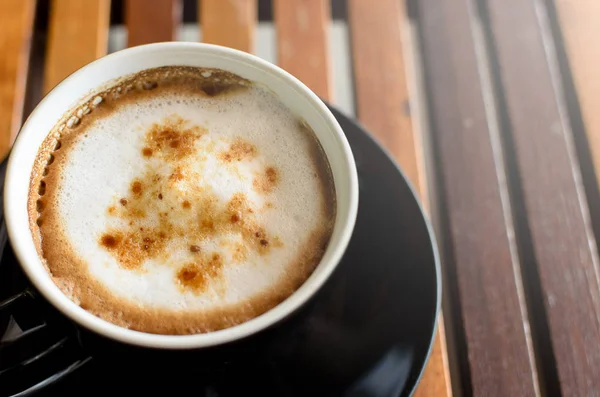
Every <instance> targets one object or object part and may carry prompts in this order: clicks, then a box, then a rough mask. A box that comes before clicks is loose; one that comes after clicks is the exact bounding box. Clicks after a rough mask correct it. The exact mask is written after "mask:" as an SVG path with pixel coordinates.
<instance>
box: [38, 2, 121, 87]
mask: <svg viewBox="0 0 600 397" xmlns="http://www.w3.org/2000/svg"><path fill="white" fill-rule="evenodd" d="M109 19H110V0H86V1H81V0H53V1H52V2H51V3H50V25H49V35H48V46H47V50H46V54H47V55H46V65H45V70H44V91H45V92H48V91H50V90H51V89H52V88H53V87H54V86H55V85H56V84H58V83H59V82H60V81H61V80H63V79H64V78H65V77H67V76H68V75H69V74H71V73H73V72H74V71H76V70H77V69H79V68H80V67H82V66H84V65H86V64H88V63H90V62H91V61H93V60H95V59H96V58H99V57H101V56H102V55H105V54H106V51H107V40H108V25H109Z"/></svg>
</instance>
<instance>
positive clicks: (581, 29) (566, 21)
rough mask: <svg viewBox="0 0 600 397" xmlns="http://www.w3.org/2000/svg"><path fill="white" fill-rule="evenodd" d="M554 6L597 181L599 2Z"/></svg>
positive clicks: (565, 1) (561, 1)
mask: <svg viewBox="0 0 600 397" xmlns="http://www.w3.org/2000/svg"><path fill="white" fill-rule="evenodd" d="M555 4H556V10H557V13H558V19H559V21H560V25H561V26H560V28H561V31H562V35H563V39H564V42H565V47H566V48H565V49H566V52H567V55H568V61H569V66H570V68H571V72H572V75H573V81H574V83H575V87H576V90H577V98H578V101H579V106H580V108H581V113H582V116H583V120H584V123H585V131H586V134H587V138H588V142H589V148H590V151H591V153H592V159H593V162H594V168H595V170H596V177H597V178H599V180H600V112H599V111H598V109H599V108H600V78H598V70H599V69H600V46H599V45H598V43H600V23H599V21H600V2H599V1H597V0H577V1H575V0H556V1H555Z"/></svg>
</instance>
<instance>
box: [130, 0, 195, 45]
mask: <svg viewBox="0 0 600 397" xmlns="http://www.w3.org/2000/svg"><path fill="white" fill-rule="evenodd" d="M182 11H183V7H182V3H181V0H127V1H126V2H125V22H126V24H127V46H128V47H133V46H136V45H141V44H148V43H157V42H162V41H172V40H175V39H176V37H177V29H178V28H179V25H180V24H181V21H182V17H183V14H182Z"/></svg>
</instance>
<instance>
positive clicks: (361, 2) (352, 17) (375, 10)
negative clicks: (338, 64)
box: [348, 0, 451, 397]
mask: <svg viewBox="0 0 600 397" xmlns="http://www.w3.org/2000/svg"><path fill="white" fill-rule="evenodd" d="M348 12H349V24H350V34H351V39H352V40H351V41H352V54H353V61H354V72H355V87H356V96H357V111H358V117H359V119H360V121H361V122H362V123H363V124H364V125H365V126H366V127H367V128H368V129H369V130H370V131H371V132H373V134H374V135H375V136H376V137H377V138H378V139H379V141H381V142H382V143H383V144H384V146H386V148H387V149H388V150H389V151H390V152H391V153H392V155H393V156H394V158H395V159H396V161H397V162H398V163H399V164H400V166H401V167H402V169H403V170H404V172H405V175H406V176H407V177H408V179H409V180H410V181H411V182H412V184H413V186H415V187H416V188H417V189H418V190H419V192H420V196H421V200H422V201H424V202H425V203H426V204H427V203H428V198H427V197H426V188H425V186H426V184H425V175H424V167H423V164H422V162H421V161H420V156H419V153H420V152H421V151H422V150H423V148H422V146H421V145H420V142H421V141H420V139H418V137H415V133H416V131H414V130H413V123H412V119H411V116H410V112H409V102H410V101H409V91H408V83H407V73H406V69H405V59H404V56H403V48H404V45H403V44H404V43H403V38H402V24H403V23H404V22H405V21H406V10H405V9H404V7H403V2H400V1H396V0H381V1H379V2H378V3H377V7H374V6H373V4H372V3H371V1H369V0H350V1H349V3H348ZM438 321H439V322H440V324H439V328H438V332H437V334H436V336H435V340H434V345H433V350H432V352H431V356H430V359H429V362H428V364H427V367H426V368H425V372H424V373H423V377H422V379H421V382H420V384H419V386H418V388H417V390H416V392H415V396H416V397H429V396H436V397H438V396H439V397H443V396H450V395H451V392H450V378H449V371H448V366H447V358H446V354H447V353H446V348H445V346H446V341H445V336H444V327H443V324H442V323H443V318H442V316H441V315H440V319H439V320H438Z"/></svg>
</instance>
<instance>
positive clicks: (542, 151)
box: [485, 0, 600, 396]
mask: <svg viewBox="0 0 600 397" xmlns="http://www.w3.org/2000/svg"><path fill="white" fill-rule="evenodd" d="M485 5H486V6H487V7H486V9H485V14H487V15H488V18H489V19H488V20H489V27H490V29H489V39H490V42H493V43H494V46H495V48H496V58H495V63H496V66H495V69H496V71H497V74H498V79H497V85H498V86H499V85H500V84H501V85H502V88H503V98H502V99H503V108H504V116H505V118H506V122H505V125H506V132H507V133H506V134H504V136H505V137H506V138H507V139H506V142H507V150H506V151H507V154H508V155H513V156H514V159H513V160H512V161H514V163H515V164H516V165H514V171H513V181H514V182H515V185H516V186H518V187H517V188H516V189H515V193H516V194H515V201H518V202H519V201H520V202H521V203H520V204H519V205H520V206H522V212H520V213H519V212H516V216H517V219H519V220H520V221H521V223H522V227H521V228H520V229H521V232H522V234H523V235H522V236H521V237H523V240H522V241H521V251H522V252H524V253H523V254H522V255H523V256H524V257H525V258H527V259H528V260H529V261H530V263H529V264H528V265H527V267H525V270H526V271H528V272H529V273H530V275H529V278H530V281H532V286H531V290H530V295H531V296H532V299H534V300H535V301H534V303H535V304H536V306H539V307H538V308H537V309H538V310H536V311H533V314H534V315H538V316H540V317H542V318H541V319H537V320H538V322H539V323H540V324H541V326H539V327H538V330H537V332H536V333H538V344H540V348H538V351H539V353H540V355H541V359H540V365H541V368H542V369H543V371H544V372H545V377H544V378H545V386H546V390H545V391H546V393H547V394H548V395H551V396H553V395H557V396H559V395H565V396H567V395H578V396H579V395H582V396H583V395H586V396H587V395H593V394H594V393H596V392H597V391H598V390H599V389H600V383H599V382H600V379H599V378H598V377H597V369H598V368H599V366H600V319H599V316H600V314H599V313H600V296H599V286H598V257H597V252H596V246H595V242H594V240H593V233H592V231H591V227H590V222H589V213H588V208H587V203H586V197H585V194H584V192H583V186H582V184H581V175H580V174H579V164H578V159H577V157H576V152H575V149H574V144H573V137H572V133H571V130H570V127H569V123H570V121H569V116H568V114H567V112H566V107H565V104H564V97H563V95H562V94H563V93H562V87H561V84H560V76H559V75H558V73H559V70H558V65H557V62H556V54H555V48H554V43H553V42H552V35H551V33H550V30H549V23H548V19H547V14H546V9H545V5H544V4H543V3H542V2H541V1H537V0H535V1H534V0H527V1H512V0H511V1H502V2H501V1H496V0H488V1H487V2H486V3H485ZM517 173H518V175H517ZM519 217H520V218H519ZM536 264H537V272H536V270H535V266H536ZM536 277H539V279H540V281H539V286H538V285H536V284H537V283H538V282H536V280H535V279H534V278H536ZM538 288H539V289H538ZM535 294H539V296H538V297H535ZM532 310H533V309H532ZM544 311H545V315H546V316H545V317H544V316H543V313H544ZM544 320H546V322H545V323H544ZM544 326H548V327H549V331H546V333H544V332H543V327H544ZM539 332H542V333H541V334H540V333H539ZM545 339H547V340H548V341H547V342H546V340H545ZM542 344H543V345H542ZM552 352H553V353H554V355H552ZM544 355H545V357H544ZM554 364H555V365H556V369H553V366H554ZM558 383H560V385H559V384H558Z"/></svg>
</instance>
